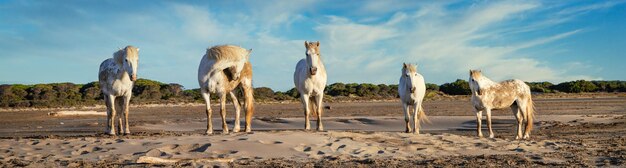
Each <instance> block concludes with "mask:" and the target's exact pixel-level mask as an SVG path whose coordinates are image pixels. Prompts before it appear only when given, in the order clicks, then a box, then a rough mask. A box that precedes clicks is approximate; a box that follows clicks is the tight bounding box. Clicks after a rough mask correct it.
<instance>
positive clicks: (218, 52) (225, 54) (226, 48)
mask: <svg viewBox="0 0 626 168" xmlns="http://www.w3.org/2000/svg"><path fill="white" fill-rule="evenodd" d="M250 52H252V49H250V50H246V49H244V48H241V47H239V46H234V45H217V46H213V47H211V48H207V50H206V55H207V58H208V59H211V60H225V61H232V62H238V61H241V60H245V59H247V58H248V56H250Z"/></svg>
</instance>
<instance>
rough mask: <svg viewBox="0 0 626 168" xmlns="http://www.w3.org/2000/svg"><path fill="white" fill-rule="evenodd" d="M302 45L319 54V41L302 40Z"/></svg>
mask: <svg viewBox="0 0 626 168" xmlns="http://www.w3.org/2000/svg"><path fill="white" fill-rule="evenodd" d="M304 47H306V49H307V50H308V49H313V50H315V53H317V54H318V55H319V56H321V55H320V42H319V41H316V42H308V41H304Z"/></svg>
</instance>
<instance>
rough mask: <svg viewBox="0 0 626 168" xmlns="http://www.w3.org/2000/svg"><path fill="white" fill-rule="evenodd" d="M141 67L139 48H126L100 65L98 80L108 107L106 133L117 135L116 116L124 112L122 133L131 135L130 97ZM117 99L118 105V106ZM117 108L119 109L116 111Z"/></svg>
mask: <svg viewBox="0 0 626 168" xmlns="http://www.w3.org/2000/svg"><path fill="white" fill-rule="evenodd" d="M138 65H139V48H136V47H133V46H126V47H125V48H124V49H120V50H118V51H117V52H115V53H114V54H113V58H109V59H106V60H104V61H103V62H102V63H101V64H100V72H99V73H98V79H99V82H100V89H101V90H102V94H103V95H104V101H105V102H106V106H107V129H106V133H108V134H110V135H115V114H116V112H117V111H119V110H121V111H123V112H124V116H123V118H124V122H123V123H121V119H120V123H119V124H120V126H122V129H120V133H121V132H122V131H123V132H124V134H130V130H129V126H128V108H129V103H130V97H131V96H132V95H133V93H132V92H133V83H134V81H135V80H137V66H138ZM116 98H117V101H118V102H117V104H116V102H115V101H116ZM116 108H117V109H116Z"/></svg>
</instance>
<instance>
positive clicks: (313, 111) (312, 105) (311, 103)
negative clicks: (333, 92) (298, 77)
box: [309, 96, 317, 117]
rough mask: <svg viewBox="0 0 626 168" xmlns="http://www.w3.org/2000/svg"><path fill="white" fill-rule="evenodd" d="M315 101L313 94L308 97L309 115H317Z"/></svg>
mask: <svg viewBox="0 0 626 168" xmlns="http://www.w3.org/2000/svg"><path fill="white" fill-rule="evenodd" d="M315 103H316V101H315V98H314V97H313V96H311V97H309V111H310V112H311V115H313V116H314V117H317V110H316V109H317V104H315Z"/></svg>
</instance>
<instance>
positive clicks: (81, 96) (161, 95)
mask: <svg viewBox="0 0 626 168" xmlns="http://www.w3.org/2000/svg"><path fill="white" fill-rule="evenodd" d="M527 84H528V85H529V86H530V88H531V90H532V92H536V93H558V92H565V93H581V92H626V81H585V80H576V81H569V82H563V83H559V84H552V83H550V82H528V83H527ZM426 88H427V90H428V92H429V93H427V97H428V96H430V95H431V93H443V94H448V95H469V94H470V89H469V84H468V82H467V81H465V80H462V79H457V80H456V81H454V82H450V83H445V84H442V85H436V84H431V83H428V84H426ZM235 92H236V94H240V92H241V91H239V90H236V91H235ZM325 92H326V93H325V94H326V95H327V96H328V97H331V98H365V99H390V98H396V97H398V85H395V84H394V85H386V84H378V85H375V84H369V83H361V84H357V83H347V84H344V83H333V84H330V85H328V86H326V89H325ZM254 95H255V99H256V100H257V101H285V100H298V98H299V94H298V91H297V90H296V89H295V88H293V89H290V90H288V91H285V92H282V91H274V90H272V89H271V88H268V87H257V88H255V89H254ZM212 98H213V99H217V97H216V95H214V94H212ZM102 100H103V97H102V92H101V91H100V87H99V85H98V82H91V83H87V84H73V83H50V84H35V85H22V84H13V85H7V84H5V85H0V107H5V108H6V107H72V106H88V105H94V104H103V101H102ZM189 102H202V96H201V95H200V90H199V89H187V90H186V89H184V88H183V86H182V85H180V84H176V83H170V84H166V83H161V82H158V81H153V80H148V79H138V80H137V81H136V82H135V85H134V86H133V98H132V99H131V103H133V104H150V103H189Z"/></svg>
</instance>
